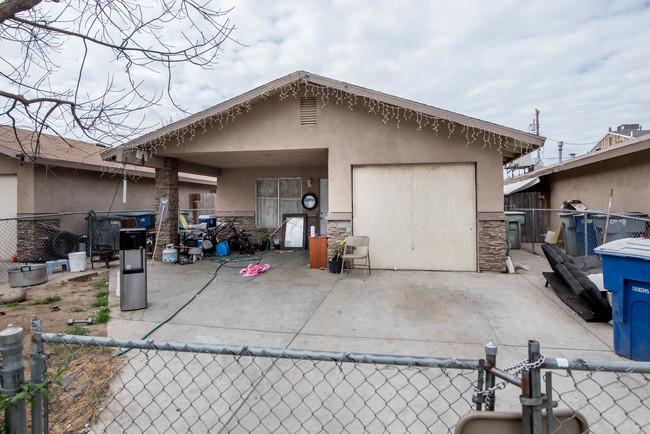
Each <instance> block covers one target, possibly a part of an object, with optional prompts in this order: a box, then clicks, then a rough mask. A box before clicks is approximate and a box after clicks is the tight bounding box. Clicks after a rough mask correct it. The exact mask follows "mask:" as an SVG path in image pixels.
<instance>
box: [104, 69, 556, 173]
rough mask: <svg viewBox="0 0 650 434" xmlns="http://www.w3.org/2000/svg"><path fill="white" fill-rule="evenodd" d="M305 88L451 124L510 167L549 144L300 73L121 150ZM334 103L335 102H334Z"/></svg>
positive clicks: (179, 134)
mask: <svg viewBox="0 0 650 434" xmlns="http://www.w3.org/2000/svg"><path fill="white" fill-rule="evenodd" d="M301 85H304V86H309V87H311V88H312V90H313V89H316V90H317V91H322V92H323V93H324V94H327V95H330V93H332V97H331V99H335V100H336V101H335V103H336V104H338V103H339V102H341V103H343V104H346V105H348V104H350V107H351V104H352V101H353V100H354V101H356V98H365V99H367V100H368V101H371V102H373V103H377V104H379V105H381V107H389V108H393V109H397V113H398V115H397V116H398V118H399V115H400V114H399V113H400V110H402V112H403V114H404V115H406V113H407V112H410V113H411V114H415V115H416V116H417V117H418V119H420V120H423V121H424V120H426V121H427V123H429V120H432V121H435V123H436V125H437V122H438V121H441V122H443V123H447V124H448V125H450V126H451V127H450V128H451V131H453V130H454V127H455V126H456V124H458V125H459V126H461V127H462V128H468V131H469V129H472V133H471V136H472V138H473V140H472V142H470V141H469V138H468V144H471V143H473V141H474V140H477V143H480V146H481V147H482V146H483V144H487V143H488V142H490V141H493V142H494V147H495V148H497V150H498V151H499V152H501V153H502V155H503V160H504V162H509V161H512V160H514V159H516V158H518V157H520V156H521V155H523V154H526V153H529V152H532V151H534V150H536V149H538V148H540V147H541V146H542V145H543V144H544V141H545V140H546V139H545V138H544V137H541V136H536V135H533V134H530V133H526V132H523V131H519V130H515V129H513V128H508V127H504V126H501V125H497V124H493V123H490V122H486V121H482V120H479V119H475V118H472V117H469V116H464V115H461V114H458V113H454V112H450V111H447V110H443V109H439V108H436V107H432V106H428V105H425V104H422V103H418V102H414V101H410V100H407V99H404V98H399V97H396V96H392V95H388V94H384V93H381V92H377V91H374V90H371V89H366V88H363V87H360V86H355V85H352V84H349V83H345V82H341V81H337V80H333V79H330V78H327V77H322V76H319V75H316V74H312V73H309V72H305V71H296V72H294V73H292V74H289V75H286V76H284V77H282V78H279V79H277V80H274V81H272V82H270V83H267V84H265V85H262V86H259V87H257V88H255V89H253V90H250V91H248V92H246V93H243V94H241V95H239V96H237V97H234V98H232V99H230V100H227V101H224V102H222V103H220V104H217V105H215V106H213V107H210V108H208V109H206V110H203V111H201V112H198V113H196V114H194V115H191V116H188V117H186V118H184V119H182V120H179V121H177V122H174V123H171V124H169V125H167V126H164V127H162V128H160V129H158V130H155V131H152V132H150V133H148V134H145V135H143V136H141V137H138V138H137V139H135V140H132V141H130V142H128V143H126V144H124V145H121V146H120V147H123V148H126V149H134V148H140V147H147V146H152V145H154V146H155V145H156V144H163V143H164V142H165V140H169V139H173V138H174V137H176V138H178V140H179V141H182V140H186V139H185V134H186V133H188V132H189V131H191V134H190V136H191V135H193V132H194V129H196V128H205V127H206V124H207V123H209V124H212V123H213V122H217V124H222V125H223V124H224V123H227V122H228V120H229V119H230V118H234V117H235V116H236V115H238V114H239V113H240V112H244V111H247V110H250V109H251V107H252V106H253V105H254V104H255V103H256V102H259V101H262V100H267V99H269V98H270V97H272V96H275V95H280V98H284V97H287V96H291V95H293V96H296V90H297V89H298V87H299V86H301ZM330 103H332V102H331V101H330ZM381 115H382V114H380V116H381ZM393 115H394V113H393ZM418 123H420V121H418ZM423 123H424V122H423ZM420 126H422V125H420ZM474 132H476V133H477V134H476V136H480V135H481V133H483V134H482V136H483V137H482V138H474V136H475V134H474ZM116 154H117V150H116V148H112V149H110V150H106V151H104V152H103V153H102V157H103V158H105V159H115V157H116Z"/></svg>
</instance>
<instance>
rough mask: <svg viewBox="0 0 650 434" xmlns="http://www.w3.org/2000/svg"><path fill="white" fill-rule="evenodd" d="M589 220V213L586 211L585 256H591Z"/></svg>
mask: <svg viewBox="0 0 650 434" xmlns="http://www.w3.org/2000/svg"><path fill="white" fill-rule="evenodd" d="M587 220H589V214H588V213H587V211H585V223H584V224H585V256H589V234H588V233H587Z"/></svg>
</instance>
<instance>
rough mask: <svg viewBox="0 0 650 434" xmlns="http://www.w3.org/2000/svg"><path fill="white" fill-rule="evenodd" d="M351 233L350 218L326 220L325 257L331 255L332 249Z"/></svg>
mask: <svg viewBox="0 0 650 434" xmlns="http://www.w3.org/2000/svg"><path fill="white" fill-rule="evenodd" d="M351 234H352V222H351V221H350V220H330V221H328V222H327V259H329V258H331V257H332V249H333V248H334V247H335V246H336V245H337V244H339V243H340V242H341V241H343V240H344V239H345V238H346V237H347V236H348V235H351Z"/></svg>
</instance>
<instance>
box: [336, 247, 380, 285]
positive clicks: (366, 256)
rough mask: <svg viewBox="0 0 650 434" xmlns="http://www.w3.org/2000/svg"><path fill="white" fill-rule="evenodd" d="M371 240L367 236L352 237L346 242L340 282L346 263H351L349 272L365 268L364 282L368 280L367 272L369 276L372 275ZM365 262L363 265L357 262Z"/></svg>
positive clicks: (342, 257) (342, 256)
mask: <svg viewBox="0 0 650 434" xmlns="http://www.w3.org/2000/svg"><path fill="white" fill-rule="evenodd" d="M369 247H370V238H368V237H365V236H350V237H347V239H346V240H345V247H344V248H343V254H342V255H341V259H342V260H343V264H342V265H341V275H340V276H339V280H340V279H341V278H342V277H343V271H344V270H345V264H346V262H349V264H350V266H349V267H348V270H351V269H354V268H363V280H364V281H365V280H366V270H368V274H372V270H371V268H370V248H369ZM361 260H363V263H357V262H356V261H361Z"/></svg>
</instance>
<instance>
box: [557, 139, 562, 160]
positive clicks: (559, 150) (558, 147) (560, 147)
mask: <svg viewBox="0 0 650 434" xmlns="http://www.w3.org/2000/svg"><path fill="white" fill-rule="evenodd" d="M563 146H564V142H557V150H558V152H559V154H560V163H562V147H563Z"/></svg>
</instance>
